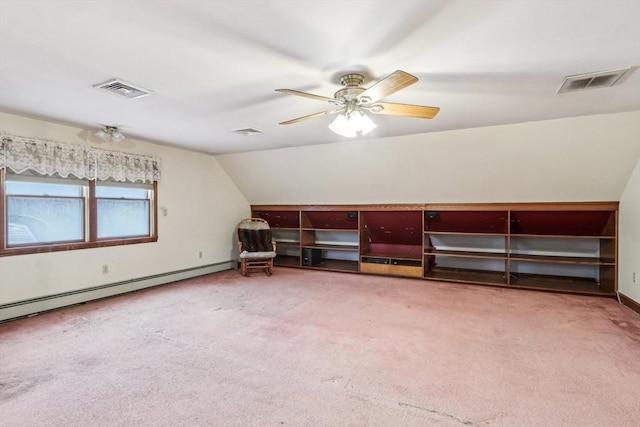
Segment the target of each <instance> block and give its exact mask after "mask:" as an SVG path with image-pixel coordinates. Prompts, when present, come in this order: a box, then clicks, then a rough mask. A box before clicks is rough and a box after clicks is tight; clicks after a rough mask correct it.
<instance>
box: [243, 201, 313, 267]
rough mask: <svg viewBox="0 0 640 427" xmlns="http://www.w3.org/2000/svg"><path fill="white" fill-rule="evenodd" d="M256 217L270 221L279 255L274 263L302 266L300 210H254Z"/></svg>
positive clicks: (253, 214)
mask: <svg viewBox="0 0 640 427" xmlns="http://www.w3.org/2000/svg"><path fill="white" fill-rule="evenodd" d="M252 216H253V217H254V218H262V219H264V220H266V221H267V222H268V223H269V226H270V227H271V234H272V237H273V240H275V241H276V243H277V244H276V253H277V256H276V257H275V259H274V260H273V264H274V265H278V266H289V267H298V266H300V265H301V264H300V255H301V252H300V212H298V211H291V210H253V213H252Z"/></svg>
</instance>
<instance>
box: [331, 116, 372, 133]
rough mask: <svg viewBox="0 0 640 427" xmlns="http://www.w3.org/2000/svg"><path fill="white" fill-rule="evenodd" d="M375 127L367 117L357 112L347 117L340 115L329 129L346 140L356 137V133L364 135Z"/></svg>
mask: <svg viewBox="0 0 640 427" xmlns="http://www.w3.org/2000/svg"><path fill="white" fill-rule="evenodd" d="M376 127H377V126H376V124H375V123H373V121H372V120H371V119H370V118H369V117H368V116H365V115H364V114H362V113H360V112H359V111H352V112H351V113H350V114H349V116H348V117H347V116H346V115H345V114H340V115H339V116H338V117H336V119H335V120H334V121H333V122H332V123H331V124H330V125H329V129H331V130H332V131H333V132H335V133H337V134H338V135H342V136H346V137H347V138H353V137H355V136H358V133H360V134H361V135H366V134H368V133H369V132H371V131H372V130H374V129H375V128H376Z"/></svg>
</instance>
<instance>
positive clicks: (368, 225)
mask: <svg viewBox="0 0 640 427" xmlns="http://www.w3.org/2000/svg"><path fill="white" fill-rule="evenodd" d="M421 230H422V210H398V211H392V210H383V211H375V210H371V211H361V212H360V247H361V251H360V271H362V272H363V273H374V274H387V275H393V276H409V277H422V232H421Z"/></svg>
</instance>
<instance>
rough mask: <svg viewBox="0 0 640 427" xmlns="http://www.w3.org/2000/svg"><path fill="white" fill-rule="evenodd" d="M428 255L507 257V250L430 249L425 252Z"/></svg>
mask: <svg viewBox="0 0 640 427" xmlns="http://www.w3.org/2000/svg"><path fill="white" fill-rule="evenodd" d="M424 254H425V255H426V256H438V255H442V256H454V257H465V258H489V259H504V260H506V259H507V254H506V253H505V252H469V251H441V250H435V251H434V250H430V251H427V252H425V253H424Z"/></svg>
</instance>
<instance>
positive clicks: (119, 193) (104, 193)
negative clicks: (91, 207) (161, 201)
mask: <svg viewBox="0 0 640 427" xmlns="http://www.w3.org/2000/svg"><path fill="white" fill-rule="evenodd" d="M147 194H148V191H147V190H146V189H144V188H134V187H129V188H126V187H111V186H108V187H106V186H101V185H97V186H96V197H104V198H113V199H148V195H147Z"/></svg>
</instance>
